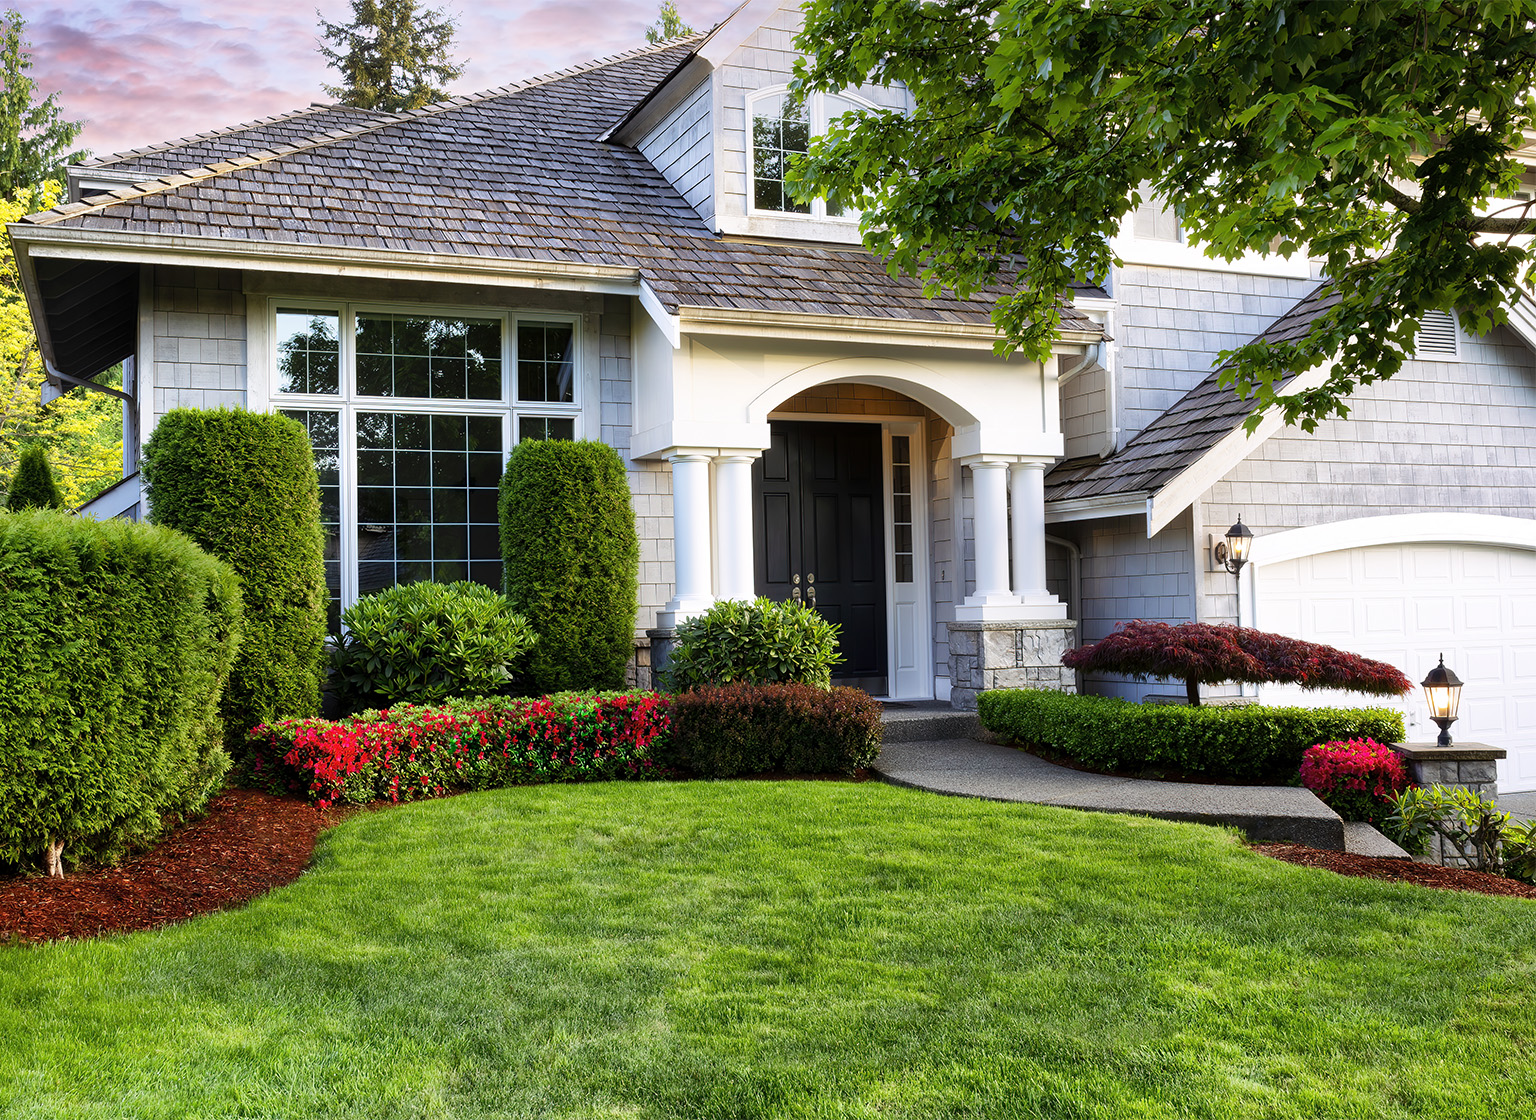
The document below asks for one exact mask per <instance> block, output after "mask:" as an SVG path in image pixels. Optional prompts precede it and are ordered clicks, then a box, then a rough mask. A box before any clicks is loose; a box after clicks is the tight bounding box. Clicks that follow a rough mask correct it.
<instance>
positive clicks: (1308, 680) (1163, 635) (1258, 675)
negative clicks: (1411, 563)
mask: <svg viewBox="0 0 1536 1120" xmlns="http://www.w3.org/2000/svg"><path fill="white" fill-rule="evenodd" d="M1061 663H1062V664H1063V665H1065V666H1066V667H1067V668H1069V669H1081V670H1083V671H1084V672H1090V673H1113V674H1115V675H1117V676H1127V677H1131V678H1132V679H1134V680H1138V681H1144V680H1146V679H1147V678H1148V677H1161V678H1164V679H1168V680H1180V681H1183V682H1184V688H1185V692H1186V694H1187V695H1188V697H1189V702H1190V704H1192V705H1196V704H1199V703H1200V686H1201V685H1202V684H1218V683H1222V682H1225V681H1244V682H1247V683H1249V684H1268V683H1285V684H1299V685H1301V687H1302V688H1341V689H1346V690H1348V691H1350V692H1367V693H1373V694H1376V695H1382V696H1391V695H1401V694H1402V693H1404V692H1407V691H1409V690H1410V689H1412V688H1413V682H1412V681H1410V680H1409V679H1408V678H1407V677H1405V676H1403V674H1402V673H1401V672H1399V671H1398V670H1397V668H1395V667H1394V666H1392V665H1388V664H1387V663H1386V662H1385V661H1373V660H1371V659H1370V658H1368V657H1361V656H1359V655H1358V654H1353V653H1346V652H1345V651H1343V650H1340V649H1335V648H1333V647H1332V646H1325V645H1319V644H1318V643H1316V642H1304V641H1302V640H1300V639H1299V638H1287V637H1286V636H1285V635H1284V634H1270V633H1266V632H1265V631H1263V630H1250V629H1248V628H1246V627H1238V626H1212V625H1210V624H1209V623H1205V622H1185V623H1181V624H1180V625H1178V626H1173V625H1170V624H1169V623H1166V622H1144V621H1142V620H1140V619H1138V620H1137V621H1135V622H1127V623H1122V624H1121V625H1120V626H1118V627H1116V628H1115V632H1114V633H1113V634H1110V635H1109V636H1108V637H1105V638H1102V639H1100V640H1099V641H1097V642H1094V643H1092V644H1091V645H1086V646H1083V647H1081V648H1079V649H1074V650H1068V651H1067V653H1066V654H1064V655H1063V656H1062V659H1061Z"/></svg>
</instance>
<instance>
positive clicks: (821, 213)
mask: <svg viewBox="0 0 1536 1120" xmlns="http://www.w3.org/2000/svg"><path fill="white" fill-rule="evenodd" d="M872 108H874V106H873V105H871V104H869V103H868V102H865V101H860V100H857V99H856V98H853V97H849V96H845V95H839V94H831V93H813V94H811V96H810V97H809V98H808V99H807V100H806V101H804V102H800V103H796V102H794V101H792V100H791V99H790V96H789V92H788V89H787V87H784V86H776V87H773V88H770V89H764V90H759V91H758V92H756V93H754V94H753V95H752V96H751V97H749V98H747V127H748V146H749V151H748V158H747V166H748V178H749V180H750V181H749V183H748V185H747V212H748V213H749V214H804V215H806V216H807V217H811V218H837V219H842V220H844V221H850V222H851V221H856V220H857V219H858V214H857V213H855V212H853V211H846V210H843V209H841V208H839V207H834V206H830V205H828V203H827V200H826V199H824V198H815V199H812V200H811V201H810V202H800V201H798V200H796V199H795V197H794V196H793V195H791V194H790V193H789V190H788V188H787V187H786V186H785V183H784V176H785V174H786V173H787V172H788V170H789V164H790V161H791V160H792V159H794V157H795V156H797V155H804V154H805V153H806V152H808V151H810V146H811V137H813V136H820V135H821V134H822V133H824V132H826V131H827V126H828V123H829V122H830V121H832V120H834V119H835V118H837V117H840V116H842V115H843V114H844V113H850V112H853V111H854V110H856V109H872Z"/></svg>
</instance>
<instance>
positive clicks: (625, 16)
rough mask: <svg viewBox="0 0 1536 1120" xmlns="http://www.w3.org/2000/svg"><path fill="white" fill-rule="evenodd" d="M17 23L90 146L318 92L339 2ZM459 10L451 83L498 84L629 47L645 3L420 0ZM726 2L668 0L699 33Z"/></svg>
mask: <svg viewBox="0 0 1536 1120" xmlns="http://www.w3.org/2000/svg"><path fill="white" fill-rule="evenodd" d="M12 2H13V3H15V6H16V8H17V10H18V11H20V13H21V16H22V18H23V19H24V20H26V23H27V27H26V32H25V35H26V38H27V39H28V41H29V42H30V43H31V46H32V61H33V67H32V75H33V78H34V79H35V80H36V81H37V83H38V86H39V87H40V89H41V90H42V91H43V92H44V93H49V92H52V91H54V90H57V91H59V93H60V102H61V103H62V105H63V107H64V112H65V115H66V116H68V117H69V118H71V119H75V120H84V121H85V122H86V126H85V131H84V133H83V134H82V136H81V141H80V142H81V143H82V144H83V145H84V146H85V147H87V148H89V149H91V150H92V151H93V152H95V153H96V154H98V155H103V154H106V153H108V152H115V151H122V150H124V149H126V148H133V147H139V146H141V145H144V144H152V143H156V142H159V141H161V140H170V139H174V138H177V137H180V136H186V135H190V134H192V133H195V132H201V131H205V130H207V129H210V128H218V127H221V126H223V125H227V124H235V123H238V122H240V121H246V120H251V119H254V118H256V117H264V116H269V115H271V114H273V113H280V112H285V111H287V110H289V109H295V108H299V107H301V106H303V105H307V104H309V103H310V102H311V101H317V100H325V99H326V97H325V93H324V91H323V90H322V89H321V85H322V83H324V82H327V81H332V80H334V74H333V73H332V72H331V71H329V70H327V68H326V66H325V63H324V61H323V60H322V59H321V58H320V55H319V54H318V53H317V51H316V47H317V34H318V21H317V19H316V16H315V9H316V7H318V8H319V9H320V11H321V12H322V13H323V14H324V15H325V16H326V18H328V19H330V20H332V21H333V22H338V23H344V22H347V20H348V19H349V18H350V12H351V5H350V3H349V2H348V0H299V2H292V0H120V2H115V3H113V2H106V0H74V2H68V0H63V2H51V3H47V2H38V0H19V2H18V0H12ZM423 6H424V7H429V8H431V7H436V8H445V9H446V10H448V11H449V12H450V13H453V14H455V15H456V16H457V17H458V20H459V36H458V50H457V56H458V57H459V58H461V59H467V60H468V65H467V67H466V69H465V73H464V77H463V78H462V79H460V81H459V82H458V83H456V88H455V92H470V91H473V90H479V89H489V88H491V87H493V86H499V85H504V84H506V83H507V82H511V81H516V80H517V79H519V78H525V77H529V76H531V75H534V74H540V73H544V72H546V71H549V70H555V69H559V68H560V67H563V66H569V65H572V64H573V63H577V62H584V61H587V60H589V59H593V58H599V57H601V56H604V55H609V54H614V53H616V52H618V51H623V50H628V49H630V48H632V47H636V46H640V45H643V44H644V42H645V28H646V26H647V25H649V24H651V23H653V22H654V21H655V18H656V11H657V8H658V7H659V0H479V2H477V3H474V4H468V3H464V2H463V0H459V2H457V3H455V2H454V0H445V2H434V0H424V3H423ZM733 7H735V0H679V3H678V8H679V10H680V11H681V12H682V14H683V17H684V18H685V19H686V20H688V21H689V22H690V23H692V24H693V26H694V27H697V28H699V29H700V30H703V29H705V28H707V27H710V26H712V25H713V24H714V23H716V22H717V21H719V20H720V19H721V18H723V17H724V16H725V15H726V14H728V13H729V12H730V10H731V9H732V8H733Z"/></svg>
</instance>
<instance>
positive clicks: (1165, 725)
mask: <svg viewBox="0 0 1536 1120" xmlns="http://www.w3.org/2000/svg"><path fill="white" fill-rule="evenodd" d="M977 705H978V707H979V708H980V713H979V714H980V716H981V722H982V725H983V726H985V727H986V728H987V730H989V731H991V732H993V733H995V734H998V735H1002V736H1004V737H1006V738H1009V739H1012V740H1014V741H1015V742H1018V743H1021V744H1024V745H1029V744H1036V745H1039V746H1043V747H1046V748H1048V749H1050V750H1052V751H1054V752H1056V753H1057V754H1062V755H1065V756H1067V757H1068V758H1072V759H1075V760H1077V761H1079V762H1081V763H1083V764H1084V765H1086V766H1090V767H1093V768H1095V769H1100V770H1140V769H1145V768H1154V767H1155V768H1167V769H1174V770H1181V771H1184V772H1185V773H1189V774H1199V775H1206V776H1209V777H1213V778H1229V779H1234V780H1238V781H1245V782H1269V783H1273V782H1287V781H1290V780H1291V779H1293V778H1294V777H1295V776H1296V773H1297V770H1298V768H1299V767H1300V766H1301V756H1302V754H1303V753H1304V752H1305V751H1306V749H1307V748H1308V747H1310V746H1313V745H1315V744H1317V743H1327V742H1330V741H1334V740H1342V739H1375V740H1377V741H1378V742H1382V743H1401V742H1402V741H1403V717H1402V714H1401V713H1400V712H1396V711H1393V710H1392V709H1390V708H1268V707H1264V706H1262V705H1258V704H1252V705H1246V706H1241V707H1204V706H1202V707H1198V708H1192V707H1186V706H1184V705H1178V704H1135V703H1132V702H1131V701H1129V700H1117V699H1113V698H1111V697H1107V696H1074V695H1072V694H1070V693H1063V692H1049V691H1045V690H1034V689H997V690H994V691H990V692H983V693H982V694H981V695H980V696H978V697H977Z"/></svg>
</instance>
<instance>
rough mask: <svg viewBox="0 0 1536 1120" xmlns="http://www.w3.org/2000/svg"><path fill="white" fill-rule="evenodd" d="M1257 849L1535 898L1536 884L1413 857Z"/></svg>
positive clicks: (1443, 885)
mask: <svg viewBox="0 0 1536 1120" xmlns="http://www.w3.org/2000/svg"><path fill="white" fill-rule="evenodd" d="M1253 850H1254V851H1256V852H1262V853H1263V854H1264V855H1266V856H1273V857H1274V858H1275V859H1280V860H1284V861H1285V862H1286V863H1299V864H1301V865H1302V866H1303V867H1321V868H1324V869H1325V870H1328V871H1333V872H1337V873H1338V874H1340V875H1356V876H1359V877H1361V878H1364V879H1386V880H1389V881H1391V882H1396V883H1416V884H1418V885H1419V886H1421V887H1439V888H1440V889H1442V890H1451V891H1477V892H1478V893H1479V894H1497V895H1504V896H1506V897H1510V898H1536V885H1532V884H1530V883H1522V882H1520V881H1519V880H1518V879H1505V878H1503V877H1502V876H1499V875H1486V874H1484V873H1483V872H1481V871H1463V870H1461V869H1459V868H1455V867H1440V866H1438V865H1437V864H1433V863H1417V862H1415V861H1414V860H1411V859H1386V858H1382V857H1380V856H1356V855H1351V854H1350V853H1348V852H1327V851H1323V850H1321V849H1319V848H1306V847H1303V846H1302V845H1300V844H1255V845H1254V849H1253Z"/></svg>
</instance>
